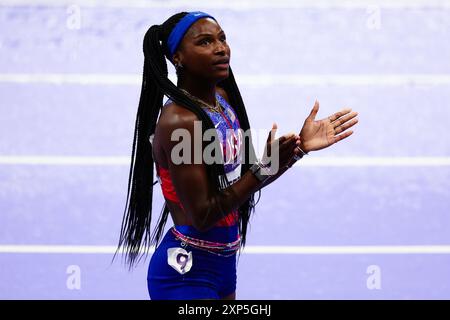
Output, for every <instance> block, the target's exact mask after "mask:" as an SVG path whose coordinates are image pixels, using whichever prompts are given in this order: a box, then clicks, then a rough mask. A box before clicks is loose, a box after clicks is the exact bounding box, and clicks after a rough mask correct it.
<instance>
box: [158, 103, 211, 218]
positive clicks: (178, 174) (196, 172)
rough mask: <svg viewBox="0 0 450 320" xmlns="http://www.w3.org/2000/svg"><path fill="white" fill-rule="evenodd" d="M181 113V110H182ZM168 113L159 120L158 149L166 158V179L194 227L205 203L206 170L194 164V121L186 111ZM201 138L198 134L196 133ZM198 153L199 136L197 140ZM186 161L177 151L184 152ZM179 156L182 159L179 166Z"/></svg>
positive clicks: (207, 190)
mask: <svg viewBox="0 0 450 320" xmlns="http://www.w3.org/2000/svg"><path fill="white" fill-rule="evenodd" d="M183 109H184V108H183ZM172 111H174V112H171V111H169V110H167V111H166V112H168V113H167V114H165V115H164V117H162V118H161V121H160V123H159V125H160V128H159V129H160V134H161V140H160V141H161V145H162V148H163V150H164V153H165V156H166V158H167V163H168V167H169V172H170V178H171V180H172V184H173V186H174V188H175V191H176V193H177V195H178V198H179V199H180V202H181V204H182V205H183V208H184V209H185V211H186V213H187V214H188V215H189V216H190V218H191V220H192V222H193V224H194V226H196V225H198V223H197V222H198V221H201V218H202V217H201V213H202V212H204V209H205V208H204V206H205V205H207V203H208V195H209V191H210V186H209V183H208V178H207V173H206V166H205V164H204V163H203V159H201V160H202V161H200V163H194V152H193V150H194V121H198V118H197V117H196V116H195V115H194V114H193V113H192V112H190V111H188V110H186V109H184V110H181V107H176V106H175V107H174V108H172ZM200 135H201V131H200ZM199 138H200V139H199V141H200V147H199V148H200V150H202V149H201V148H202V146H201V141H202V140H201V136H200V137H199ZM187 149H190V151H191V152H190V157H187V156H186V154H181V153H180V152H179V151H180V150H183V152H188V151H189V150H187ZM180 155H185V157H184V158H183V159H184V160H188V161H181V163H180V160H181V159H180Z"/></svg>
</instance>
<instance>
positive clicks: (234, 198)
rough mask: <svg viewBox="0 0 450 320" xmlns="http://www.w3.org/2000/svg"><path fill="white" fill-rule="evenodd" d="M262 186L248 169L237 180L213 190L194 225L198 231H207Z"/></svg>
mask: <svg viewBox="0 0 450 320" xmlns="http://www.w3.org/2000/svg"><path fill="white" fill-rule="evenodd" d="M261 186H262V182H260V181H259V180H258V179H257V178H256V177H255V176H254V175H253V173H251V172H250V171H248V172H246V173H245V174H244V175H243V176H242V177H241V178H240V179H239V180H238V181H237V182H235V183H234V184H232V185H231V186H229V187H227V188H225V189H224V190H222V192H215V193H214V194H213V195H211V197H209V198H208V199H207V201H206V202H205V203H204V204H203V205H202V208H201V209H200V210H199V211H200V212H198V217H200V218H199V219H197V220H200V221H198V222H197V223H196V225H195V227H196V228H197V229H199V230H200V231H207V230H208V229H210V228H212V227H213V226H214V225H215V224H216V223H217V222H218V221H219V220H221V219H222V218H223V217H224V216H226V215H227V214H228V213H230V212H232V211H233V210H236V209H238V208H239V207H240V206H241V205H242V204H243V203H244V202H245V201H247V200H248V198H249V197H250V196H251V195H252V194H253V193H255V192H256V191H258V190H259V189H260V188H261Z"/></svg>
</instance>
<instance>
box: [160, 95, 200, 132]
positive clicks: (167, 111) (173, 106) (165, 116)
mask: <svg viewBox="0 0 450 320" xmlns="http://www.w3.org/2000/svg"><path fill="white" fill-rule="evenodd" d="M195 120H198V117H197V116H196V115H195V114H194V113H193V112H192V111H190V110H188V109H186V108H184V107H183V106H180V105H179V104H177V103H176V102H173V101H172V102H170V103H168V104H167V105H165V106H164V107H163V108H162V110H161V116H160V117H159V121H158V126H160V127H161V128H166V129H176V128H186V129H189V128H190V127H191V126H192V125H193V123H194V121H195Z"/></svg>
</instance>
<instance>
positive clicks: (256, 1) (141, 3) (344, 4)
mask: <svg viewBox="0 0 450 320" xmlns="http://www.w3.org/2000/svg"><path fill="white" fill-rule="evenodd" d="M70 5H78V6H82V7H113V8H149V9H158V8H159V9H181V8H191V9H196V10H198V9H201V10H205V9H230V10H235V11H242V10H252V9H266V8H270V9H296V8H299V9H300V8H318V9H329V8H367V7H368V6H377V7H381V8H399V9H403V8H405V9H406V8H450V4H449V2H448V1H446V0H390V1H389V0H301V1H299V0H214V1H206V0H191V1H184V0H166V1H155V0H153V1H149V0H128V1H123V0H107V1H106V0H104V1H102V0H36V1H35V0H2V1H0V6H14V7H15V6H50V7H62V6H70Z"/></svg>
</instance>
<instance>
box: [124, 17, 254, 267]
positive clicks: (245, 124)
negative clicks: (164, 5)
mask: <svg viewBox="0 0 450 320" xmlns="http://www.w3.org/2000/svg"><path fill="white" fill-rule="evenodd" d="M186 14H187V12H181V13H178V14H175V15H173V16H172V17H170V18H169V19H168V20H166V21H165V22H164V23H163V24H162V25H153V26H151V27H150V28H149V29H148V31H147V32H146V34H145V36H144V44H143V49H144V72H143V78H142V88H141V96H140V101H139V107H138V111H137V115H136V123H135V131H134V139H133V148H132V149H133V151H132V154H131V166H130V172H129V179H128V192H127V200H126V205H125V210H124V216H123V221H122V226H121V232H120V239H119V245H118V249H119V248H120V247H124V251H125V253H126V261H127V263H128V264H129V266H130V267H132V266H133V265H134V264H135V263H136V262H137V261H136V260H137V258H138V257H139V256H140V253H141V252H140V250H141V248H142V247H144V248H145V253H147V252H148V249H149V246H150V245H151V244H155V245H157V244H158V243H159V240H160V239H161V236H162V233H163V232H164V227H165V224H166V221H167V218H168V215H169V209H168V207H167V204H164V207H163V209H162V212H161V215H160V217H159V220H158V223H157V227H156V229H155V230H154V232H153V234H152V233H151V214H152V200H153V185H154V183H153V164H154V161H153V155H152V144H151V143H150V141H149V137H150V136H151V135H152V134H153V133H154V132H155V128H156V122H157V120H158V115H159V113H160V109H161V107H162V104H163V98H164V95H166V96H168V97H169V98H170V99H172V100H173V101H175V102H177V103H178V104H180V105H182V106H183V107H185V108H187V109H188V110H190V111H192V112H193V113H194V114H195V115H196V116H197V117H198V119H199V120H201V122H202V132H205V130H207V129H213V128H214V125H213V122H212V121H211V119H210V118H209V116H208V114H207V113H206V112H205V111H204V110H203V109H202V108H201V107H200V106H199V105H198V104H197V103H196V102H195V101H193V100H192V99H191V98H189V97H188V96H187V95H185V94H184V93H183V92H182V91H181V90H180V89H178V88H177V87H176V86H175V85H174V84H173V83H172V82H171V81H170V80H169V79H168V71H167V63H166V59H165V57H167V58H168V59H169V50H168V47H167V39H168V37H169V35H170V33H171V31H172V29H173V28H174V27H175V25H176V24H177V23H178V21H180V19H181V18H183V17H184V16H185V15H186ZM218 85H219V86H220V87H222V88H223V89H224V90H225V91H226V93H227V95H228V97H229V99H230V104H231V105H232V106H233V107H234V109H235V111H236V113H237V116H238V119H239V123H240V125H241V129H242V130H244V131H247V130H248V129H249V128H250V124H249V121H248V117H247V113H246V111H245V106H244V102H243V101H242V97H241V94H240V92H239V89H238V87H237V84H236V81H235V79H234V76H233V73H232V71H231V68H230V70H229V77H228V78H227V79H225V80H223V81H221V82H220V83H219V84H218ZM245 137H246V138H247V141H244V143H245V144H246V147H245V148H244V150H245V155H244V158H243V163H242V169H241V176H242V175H243V174H244V173H245V172H246V171H247V170H248V169H249V168H250V165H251V164H250V161H249V160H250V159H255V158H254V148H253V145H252V142H251V137H250V136H248V135H245ZM216 141H217V139H216ZM252 157H253V158H252ZM206 171H207V176H208V180H209V181H208V182H209V183H210V185H212V186H215V187H216V190H217V192H219V193H220V192H221V190H222V189H224V188H226V187H227V186H229V182H228V180H227V179H226V175H225V171H224V166H223V164H220V163H214V164H211V165H206ZM254 207H255V203H254V195H251V196H250V197H249V198H248V199H247V201H246V202H245V203H244V204H243V205H241V206H240V208H239V209H238V211H239V233H240V235H241V237H242V245H245V240H246V233H247V225H248V222H249V218H250V214H251V212H252V211H253V210H254ZM116 253H117V252H116Z"/></svg>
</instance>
